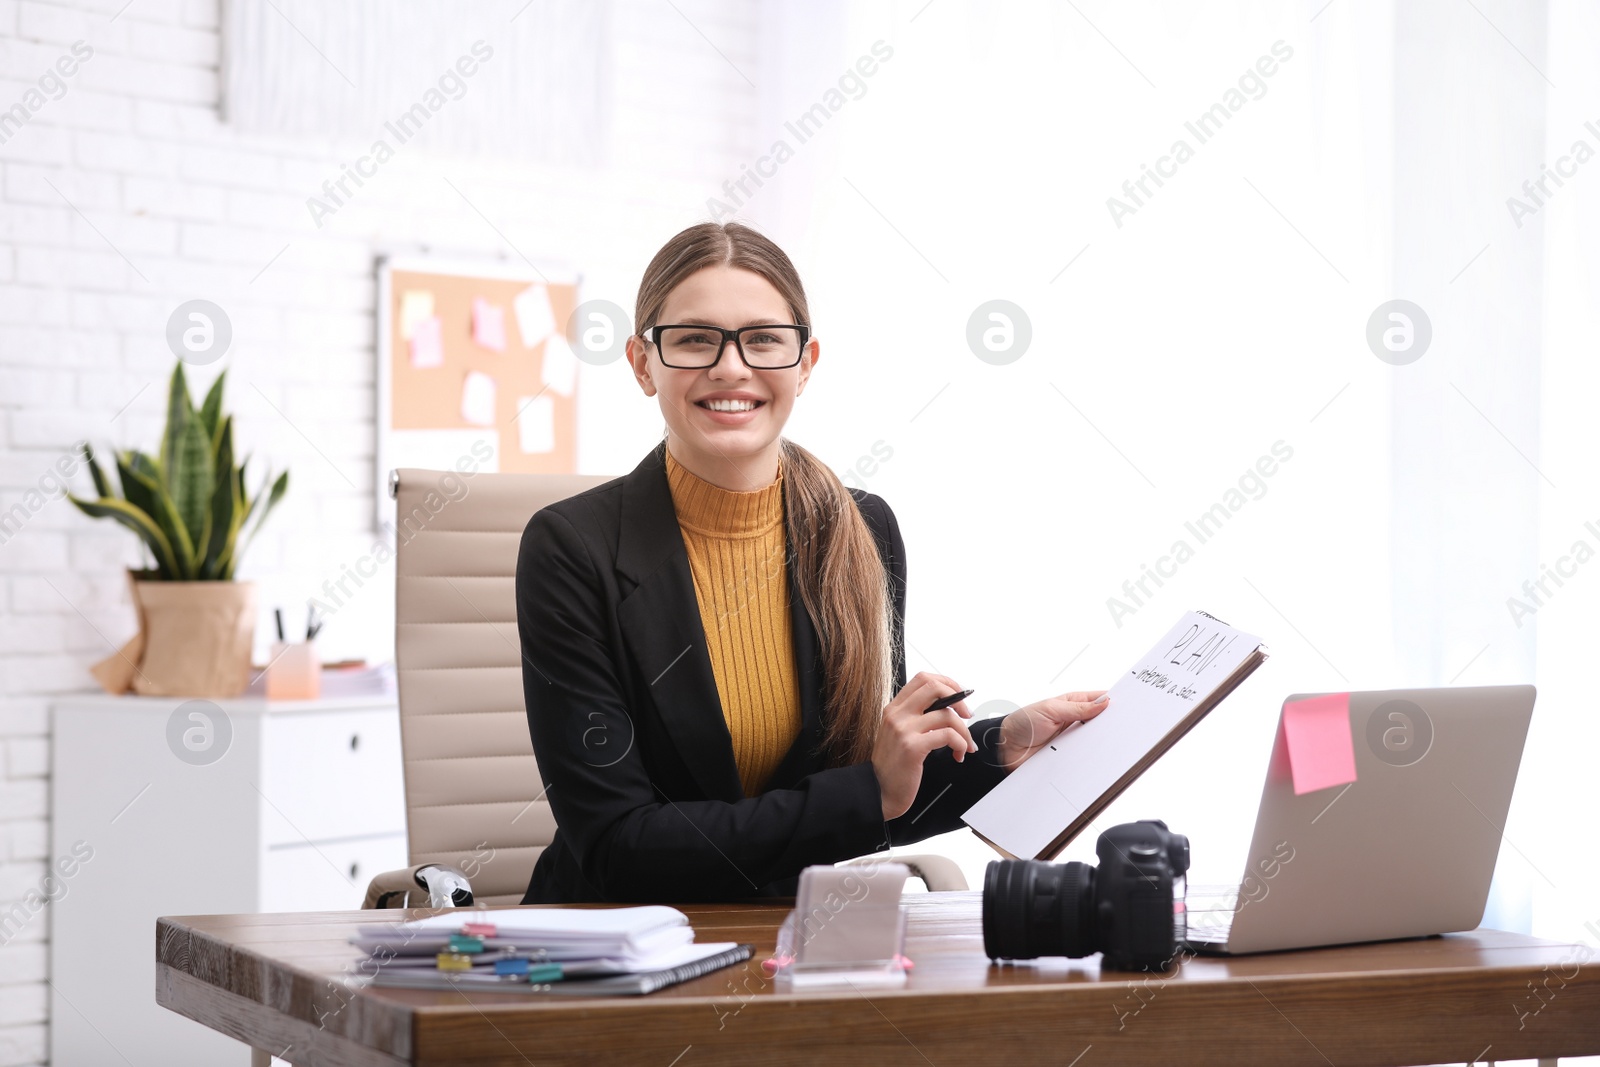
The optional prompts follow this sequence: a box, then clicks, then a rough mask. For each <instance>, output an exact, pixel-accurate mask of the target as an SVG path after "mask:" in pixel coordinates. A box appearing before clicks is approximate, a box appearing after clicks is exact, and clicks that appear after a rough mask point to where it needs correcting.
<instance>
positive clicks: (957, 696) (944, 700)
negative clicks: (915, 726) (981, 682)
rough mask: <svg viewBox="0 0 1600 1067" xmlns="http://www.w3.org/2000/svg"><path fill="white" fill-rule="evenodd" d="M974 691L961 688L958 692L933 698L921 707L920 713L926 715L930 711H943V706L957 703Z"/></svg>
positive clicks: (974, 690) (946, 706)
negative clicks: (932, 700)
mask: <svg viewBox="0 0 1600 1067" xmlns="http://www.w3.org/2000/svg"><path fill="white" fill-rule="evenodd" d="M976 692H977V690H976V689H963V690H962V691H961V692H959V693H951V694H950V695H949V696H947V697H941V698H940V699H938V700H935V701H934V702H933V703H932V704H930V705H929V706H928V707H926V708H923V709H922V714H924V715H926V714H928V712H930V711H943V710H944V709H945V708H948V707H949V706H950V705H952V704H958V703H960V702H961V701H963V700H965V699H967V698H968V697H969V696H971V695H972V694H973V693H976Z"/></svg>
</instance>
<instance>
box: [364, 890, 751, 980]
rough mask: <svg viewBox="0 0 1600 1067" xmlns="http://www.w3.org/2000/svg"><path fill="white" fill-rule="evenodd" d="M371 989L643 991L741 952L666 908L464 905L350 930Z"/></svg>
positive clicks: (743, 953) (743, 954)
mask: <svg viewBox="0 0 1600 1067" xmlns="http://www.w3.org/2000/svg"><path fill="white" fill-rule="evenodd" d="M350 943H351V944H353V945H356V946H357V947H359V948H361V949H363V950H365V951H366V953H367V956H366V958H365V959H363V960H361V961H359V962H358V964H357V965H356V966H355V967H354V968H353V969H354V970H355V971H357V972H358V973H360V974H364V975H371V976H372V982H373V984H374V985H380V986H404V987H409V988H416V989H459V988H472V989H487V990H490V991H495V990H499V991H504V992H510V993H515V992H523V993H535V992H537V993H571V994H577V995H583V996H601V995H606V994H615V993H649V992H653V991H654V990H656V989H660V988H662V987H664V986H668V985H673V984H675V983H677V982H683V981H687V980H688V979H690V978H695V977H698V976H699V975H702V974H706V973H709V972H710V971H714V970H717V969H718V968H720V967H726V966H728V965H729V964H733V963H738V962H740V961H742V960H746V959H749V958H750V955H751V953H752V952H753V951H754V947H753V946H751V945H747V944H739V943H737V942H733V941H727V942H707V943H697V942H695V940H694V929H693V928H692V927H691V926H690V925H689V918H688V916H686V915H684V913H683V912H681V911H678V910H677V909H676V908H669V907H664V906H661V905H649V906H643V907H631V908H494V909H485V908H473V909H461V910H454V909H453V910H450V911H446V912H442V913H440V914H438V915H431V916H429V917H427V918H425V919H415V920H412V921H410V922H401V923H392V924H382V925H377V924H369V925H366V926H362V927H359V928H358V931H357V933H356V935H355V936H354V937H352V938H350Z"/></svg>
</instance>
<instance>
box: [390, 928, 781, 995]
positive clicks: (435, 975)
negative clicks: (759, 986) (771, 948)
mask: <svg viewBox="0 0 1600 1067" xmlns="http://www.w3.org/2000/svg"><path fill="white" fill-rule="evenodd" d="M690 947H691V948H695V949H703V950H705V954H704V955H702V956H701V957H700V958H698V959H694V960H692V961H690V962H687V963H681V964H679V965H678V966H676V967H668V968H663V969H661V970H655V971H642V972H638V973H630V974H613V975H608V976H606V977H601V978H584V977H565V978H563V979H562V980H560V981H556V982H528V981H525V980H523V979H522V978H521V977H520V976H517V975H506V976H502V975H497V974H493V973H490V972H482V973H480V972H479V971H477V970H472V971H464V972H462V971H440V970H428V969H426V968H409V967H408V968H393V967H383V968H381V969H379V971H378V973H377V974H375V975H374V976H373V978H372V984H373V985H375V986H382V987H385V988H390V989H453V990H456V991H457V992H474V993H522V994H539V995H543V994H549V995H560V996H575V997H605V996H619V995H622V996H626V995H638V994H643V993H654V992H655V991H656V990H658V989H665V988H666V987H667V986H670V985H677V984H678V983H679V982H687V981H689V980H690V979H691V978H699V977H700V976H701V975H704V974H710V973H711V972H712V971H716V970H720V969H722V968H723V967H729V966H732V965H733V964H735V963H740V962H742V961H744V960H747V959H749V958H750V957H751V955H752V954H753V953H754V952H755V946H754V945H749V944H737V943H735V942H732V941H729V942H720V943H710V942H708V943H706V944H704V945H693V946H690ZM562 967H563V970H569V969H570V968H568V966H567V965H566V964H563V965H562Z"/></svg>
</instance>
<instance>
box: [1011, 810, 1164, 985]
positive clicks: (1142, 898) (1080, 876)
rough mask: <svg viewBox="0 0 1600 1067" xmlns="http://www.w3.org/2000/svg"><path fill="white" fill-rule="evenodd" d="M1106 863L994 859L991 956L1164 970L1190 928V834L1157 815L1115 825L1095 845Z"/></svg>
mask: <svg viewBox="0 0 1600 1067" xmlns="http://www.w3.org/2000/svg"><path fill="white" fill-rule="evenodd" d="M1095 854H1096V855H1097V856H1098V857H1099V860H1100V863H1099V866H1098V867H1096V866H1093V865H1091V864H1087V863H1076V862H1074V863H1046V862H1044V861H1042V860H993V861H991V862H990V864H989V866H988V869H987V870H986V871H985V873H984V879H983V950H984V951H985V952H986V953H988V955H989V958H990V959H992V960H996V959H1013V960H1021V959H1034V958H1036V957H1039V956H1070V957H1073V958H1078V957H1081V956H1088V955H1091V954H1092V953H1095V952H1099V953H1102V954H1103V958H1102V960H1101V965H1102V966H1104V967H1107V968H1110V969H1114V970H1125V971H1147V970H1161V969H1163V968H1165V967H1166V966H1167V964H1169V963H1170V962H1171V961H1172V958H1173V957H1174V956H1176V955H1177V954H1178V947H1179V946H1180V945H1182V944H1183V941H1184V937H1185V936H1186V934H1187V933H1188V928H1187V922H1186V919H1185V912H1184V899H1183V898H1184V889H1185V876H1186V875H1187V874H1188V871H1189V839H1188V838H1187V837H1184V836H1183V835H1182V834H1175V833H1172V832H1170V831H1169V830H1168V829H1167V824H1166V823H1164V822H1162V821H1161V820H1159V819H1142V820H1140V821H1139V822H1127V823H1122V824H1121V825H1118V826H1113V827H1111V829H1109V830H1107V831H1106V832H1105V833H1103V834H1101V835H1100V838H1099V840H1098V841H1096V842H1095Z"/></svg>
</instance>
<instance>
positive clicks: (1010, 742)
mask: <svg viewBox="0 0 1600 1067" xmlns="http://www.w3.org/2000/svg"><path fill="white" fill-rule="evenodd" d="M1105 694H1106V691H1105V690H1104V689H1097V690H1094V691H1092V692H1082V693H1062V694H1061V695H1060V696H1054V697H1050V698H1049V699H1048V700H1041V701H1039V702H1038V703H1036V704H1029V705H1028V706H1027V707H1025V708H1018V709H1017V710H1016V711H1013V712H1012V713H1011V714H1009V715H1007V716H1006V718H1005V722H1004V723H1002V724H1001V727H1000V743H999V744H998V745H996V746H995V753H996V755H997V757H998V758H999V760H1000V766H1001V767H1003V768H1005V769H1006V770H1007V771H1014V770H1016V769H1017V768H1018V767H1019V766H1021V765H1022V763H1023V762H1024V761H1025V760H1027V758H1028V757H1029V756H1031V755H1033V754H1034V753H1035V752H1037V751H1039V750H1040V749H1041V748H1043V747H1044V746H1045V745H1047V744H1049V743H1050V742H1051V741H1052V740H1054V739H1055V736H1056V735H1057V734H1059V733H1060V732H1061V731H1062V730H1065V729H1066V728H1067V727H1068V726H1071V725H1072V724H1073V723H1075V722H1083V721H1084V720H1087V719H1092V718H1094V717H1095V716H1096V715H1098V714H1100V713H1101V712H1102V711H1104V710H1106V707H1107V705H1108V704H1109V702H1110V701H1109V699H1108V698H1107V697H1106V695H1105Z"/></svg>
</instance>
